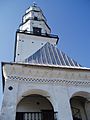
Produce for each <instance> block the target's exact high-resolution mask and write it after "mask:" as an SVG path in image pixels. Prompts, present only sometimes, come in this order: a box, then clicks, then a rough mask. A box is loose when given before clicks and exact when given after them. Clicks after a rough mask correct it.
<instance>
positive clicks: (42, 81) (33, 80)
mask: <svg viewBox="0 0 90 120" xmlns="http://www.w3.org/2000/svg"><path fill="white" fill-rule="evenodd" d="M7 79H8V80H12V81H19V82H20V81H21V82H22V81H23V82H29V83H35V84H36V83H38V84H55V85H65V86H88V87H90V81H84V80H83V81H82V80H66V79H57V78H53V79H50V78H33V77H22V76H21V77H20V76H7Z"/></svg>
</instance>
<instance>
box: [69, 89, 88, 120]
mask: <svg viewBox="0 0 90 120" xmlns="http://www.w3.org/2000/svg"><path fill="white" fill-rule="evenodd" d="M89 98H90V93H87V92H83V91H80V92H76V93H75V94H73V96H72V97H71V99H70V105H71V110H72V116H73V120H89V118H90V101H89ZM87 104H88V105H87Z"/></svg>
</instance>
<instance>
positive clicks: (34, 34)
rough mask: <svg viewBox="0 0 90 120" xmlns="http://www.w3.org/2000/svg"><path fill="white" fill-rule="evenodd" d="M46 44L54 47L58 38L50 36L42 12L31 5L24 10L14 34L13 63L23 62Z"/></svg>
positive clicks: (49, 30) (34, 5)
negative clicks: (20, 22)
mask: <svg viewBox="0 0 90 120" xmlns="http://www.w3.org/2000/svg"><path fill="white" fill-rule="evenodd" d="M47 42H49V43H51V44H53V45H56V44H57V42H58V36H57V35H51V29H50V27H49V26H48V24H47V20H46V18H45V16H44V14H43V12H42V10H41V9H40V8H39V7H38V6H37V5H36V4H33V6H31V7H29V8H28V9H27V10H26V12H25V14H24V15H23V17H22V24H21V25H20V26H19V29H18V31H17V32H16V44H15V55H14V60H15V62H24V60H25V59H26V58H27V57H29V56H30V55H32V54H34V53H35V52H36V51H37V50H38V49H40V48H41V47H42V46H43V45H45V44H46V43H47Z"/></svg>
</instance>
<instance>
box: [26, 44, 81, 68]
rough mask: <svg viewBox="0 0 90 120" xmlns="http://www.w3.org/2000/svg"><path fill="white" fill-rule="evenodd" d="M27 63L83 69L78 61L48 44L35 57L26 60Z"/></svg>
mask: <svg viewBox="0 0 90 120" xmlns="http://www.w3.org/2000/svg"><path fill="white" fill-rule="evenodd" d="M25 62H27V63H35V64H49V65H60V66H75V67H81V65H80V64H78V63H77V62H76V61H74V60H73V59H71V58H70V57H68V56H67V55H66V54H65V53H63V52H62V51H61V50H59V49H58V48H56V47H55V46H53V45H52V44H50V43H48V42H47V43H46V44H45V45H44V46H43V47H42V48H40V49H39V50H38V51H37V52H35V53H34V54H33V55H31V56H30V57H28V58H27V59H25Z"/></svg>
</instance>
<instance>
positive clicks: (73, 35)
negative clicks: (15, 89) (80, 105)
mask: <svg viewBox="0 0 90 120" xmlns="http://www.w3.org/2000/svg"><path fill="white" fill-rule="evenodd" d="M34 1H35V2H36V3H37V5H38V6H39V7H40V8H41V9H42V11H43V13H44V15H45V16H46V18H47V22H48V25H49V26H50V28H51V30H52V34H56V35H58V36H59V42H58V45H57V47H58V48H59V49H60V50H62V51H63V52H65V53H66V54H67V55H68V56H70V57H71V58H73V59H74V60H75V61H77V62H78V63H79V64H81V65H82V66H84V67H89V68H90V0H0V68H1V62H13V58H14V46H15V33H16V30H17V29H18V26H19V25H20V23H21V21H22V16H23V15H24V13H25V10H26V9H27V8H28V7H29V6H30V5H32V3H33V2H34ZM2 95H3V94H2V77H1V69H0V106H1V101H2Z"/></svg>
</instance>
